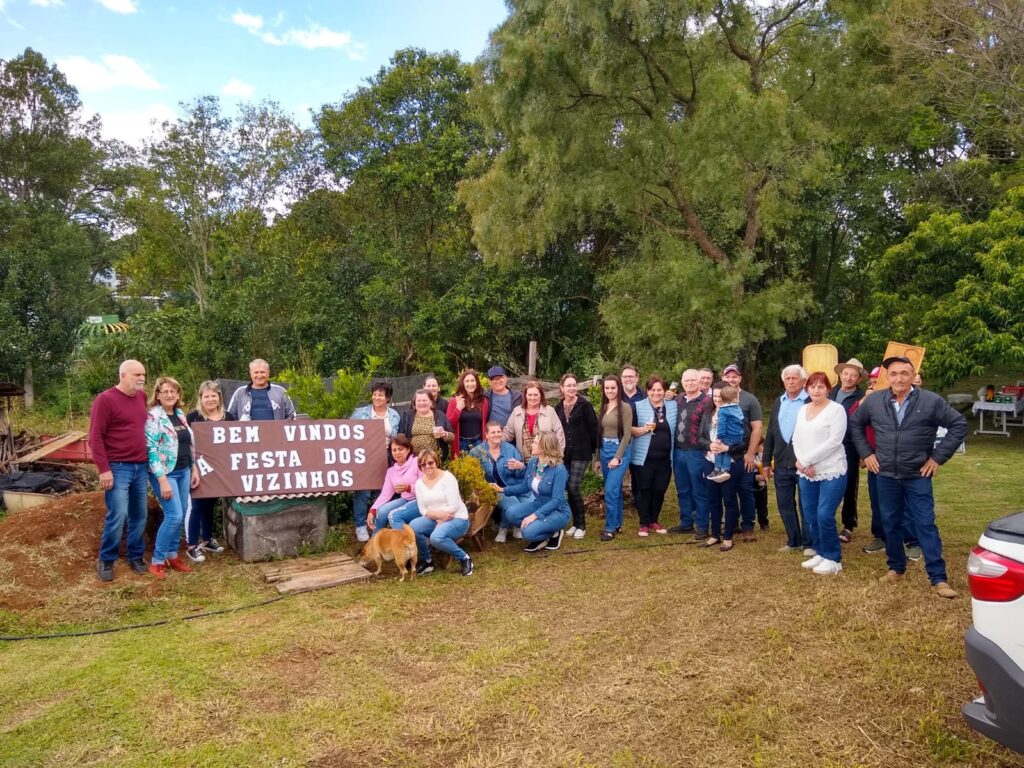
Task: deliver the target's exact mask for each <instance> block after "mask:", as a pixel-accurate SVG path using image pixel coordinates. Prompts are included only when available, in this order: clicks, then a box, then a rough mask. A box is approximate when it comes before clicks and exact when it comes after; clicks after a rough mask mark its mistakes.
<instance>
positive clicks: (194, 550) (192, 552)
mask: <svg viewBox="0 0 1024 768" xmlns="http://www.w3.org/2000/svg"><path fill="white" fill-rule="evenodd" d="M185 554H186V555H188V559H189V560H191V561H192V562H193V563H202V562H204V561H205V560H206V555H204V554H203V550H202V549H200V547H199V545H198V544H193V545H192V546H191V547H185Z"/></svg>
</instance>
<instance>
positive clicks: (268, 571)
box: [259, 552, 355, 581]
mask: <svg viewBox="0 0 1024 768" xmlns="http://www.w3.org/2000/svg"><path fill="white" fill-rule="evenodd" d="M352 562H355V561H354V560H353V559H352V558H351V557H349V556H348V555H346V554H345V553H343V552H332V553H331V554H329V555H325V556H323V557H317V558H312V557H300V558H296V559H293V560H288V561H285V562H274V563H263V564H261V565H260V566H259V569H260V572H261V573H262V574H263V578H265V579H266V580H267V581H277V580H279V579H283V578H288V577H289V576H294V575H295V574H297V573H304V572H305V571H311V570H316V569H318V568H327V567H331V566H335V565H341V564H343V563H352Z"/></svg>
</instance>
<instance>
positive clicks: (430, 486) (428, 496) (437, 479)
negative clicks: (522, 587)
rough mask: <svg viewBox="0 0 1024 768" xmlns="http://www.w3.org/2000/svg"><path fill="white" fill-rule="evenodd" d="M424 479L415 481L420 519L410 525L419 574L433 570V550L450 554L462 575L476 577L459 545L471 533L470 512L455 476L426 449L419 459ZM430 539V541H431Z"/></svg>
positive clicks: (471, 563) (470, 562) (435, 455)
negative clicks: (431, 552) (467, 532)
mask: <svg viewBox="0 0 1024 768" xmlns="http://www.w3.org/2000/svg"><path fill="white" fill-rule="evenodd" d="M416 461H417V462H419V467H420V472H422V473H423V476H422V477H420V479H419V480H417V481H416V503H417V504H418V505H419V508H420V515H421V517H417V518H416V519H415V520H413V521H412V522H410V523H409V524H408V525H409V527H410V528H412V529H413V531H414V532H415V533H416V547H417V549H418V551H419V558H418V559H419V562H418V563H417V564H416V573H419V574H421V575H426V574H428V573H430V572H432V571H433V570H434V563H433V559H432V558H431V556H430V547H431V545H433V546H434V547H436V548H437V549H439V550H441V551H442V552H447V553H448V554H449V555H451V556H452V557H454V558H455V559H456V560H458V561H459V562H460V563H461V564H462V575H463V576H470V575H472V573H473V561H472V560H470V559H469V555H468V554H466V552H465V550H463V549H462V547H460V546H459V545H458V544H456V541H458V540H459V539H460V538H462V537H463V536H465V535H466V531H468V530H469V510H468V509H466V503H465V502H464V501H463V500H462V496H461V495H460V494H459V481H458V480H456V479H455V475H453V474H452V473H451V472H448V471H447V470H444V469H441V460H440V459H439V458H438V455H437V454H436V453H434V452H433V451H431V450H430V449H427V450H425V451H421V452H420V455H419V456H418V457H417V458H416ZM428 537H429V538H428Z"/></svg>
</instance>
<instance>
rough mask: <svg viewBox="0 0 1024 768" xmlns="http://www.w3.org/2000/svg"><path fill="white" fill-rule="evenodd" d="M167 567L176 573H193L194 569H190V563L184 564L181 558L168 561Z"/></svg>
mask: <svg viewBox="0 0 1024 768" xmlns="http://www.w3.org/2000/svg"><path fill="white" fill-rule="evenodd" d="M167 567H168V568H172V569H174V570H175V571H180V572H181V573H192V569H191V568H189V567H188V563H186V562H184V561H183V560H182V559H181V558H180V557H172V558H171V559H170V560H168V561H167Z"/></svg>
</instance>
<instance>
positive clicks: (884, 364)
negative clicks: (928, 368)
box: [882, 355, 914, 370]
mask: <svg viewBox="0 0 1024 768" xmlns="http://www.w3.org/2000/svg"><path fill="white" fill-rule="evenodd" d="M893 363H906V364H907V365H909V366H910V367H911V368H913V367H914V364H913V363H912V362H911V361H910V358H909V357H906V356H904V355H893V356H892V357H887V358H885V360H883V361H882V367H883V368H885V370H889V366H890V365H892V364H893Z"/></svg>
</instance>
